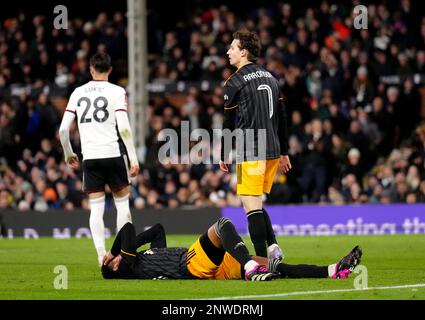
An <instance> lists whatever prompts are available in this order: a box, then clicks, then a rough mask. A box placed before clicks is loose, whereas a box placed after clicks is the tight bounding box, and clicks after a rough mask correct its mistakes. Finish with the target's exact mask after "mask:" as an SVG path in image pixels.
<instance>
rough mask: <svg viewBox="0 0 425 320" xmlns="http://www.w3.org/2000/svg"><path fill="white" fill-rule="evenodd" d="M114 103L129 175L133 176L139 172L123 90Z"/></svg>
mask: <svg viewBox="0 0 425 320" xmlns="http://www.w3.org/2000/svg"><path fill="white" fill-rule="evenodd" d="M115 105H116V108H115V118H116V120H117V126H118V133H119V135H120V137H121V139H122V141H123V142H124V145H125V148H126V149H127V153H128V156H129V158H130V176H131V177H135V176H137V174H138V173H139V160H138V159H137V155H136V149H135V147H134V141H133V135H132V133H131V127H130V122H129V120H128V116H127V102H126V98H125V92H124V91H123V93H122V96H121V97H120V99H119V100H118V101H117V103H116V104H115Z"/></svg>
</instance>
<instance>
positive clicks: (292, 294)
mask: <svg viewBox="0 0 425 320" xmlns="http://www.w3.org/2000/svg"><path fill="white" fill-rule="evenodd" d="M418 287H425V283H417V284H407V285H400V286H387V287H370V288H365V289H335V290H319V291H295V292H285V293H275V294H258V295H248V296H233V297H217V298H207V299H201V300H232V299H233V300H236V299H256V298H274V297H288V296H302V295H308V294H326V293H338V292H352V291H357V292H361V291H370V290H392V289H407V288H418Z"/></svg>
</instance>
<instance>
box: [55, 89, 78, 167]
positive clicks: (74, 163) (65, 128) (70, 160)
mask: <svg viewBox="0 0 425 320" xmlns="http://www.w3.org/2000/svg"><path fill="white" fill-rule="evenodd" d="M74 103H75V102H74V97H73V95H71V97H70V99H69V102H68V105H67V107H66V109H65V112H64V114H63V118H62V122H61V125H60V127H59V139H60V142H61V145H62V149H63V153H64V158H65V162H66V163H67V164H68V165H69V166H70V167H71V168H73V169H77V168H78V166H79V161H78V157H77V155H76V154H75V153H74V152H73V151H72V146H71V140H70V139H69V130H70V128H71V125H72V123H73V122H74V119H75V105H74Z"/></svg>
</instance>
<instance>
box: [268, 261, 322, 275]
mask: <svg viewBox="0 0 425 320" xmlns="http://www.w3.org/2000/svg"><path fill="white" fill-rule="evenodd" d="M276 270H277V271H279V272H280V277H281V278H328V277H329V274H328V267H327V266H326V267H321V266H315V265H308V264H296V265H290V264H286V263H279V264H278V265H277V267H276Z"/></svg>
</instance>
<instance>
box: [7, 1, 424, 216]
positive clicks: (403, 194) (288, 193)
mask: <svg viewBox="0 0 425 320" xmlns="http://www.w3.org/2000/svg"><path fill="white" fill-rule="evenodd" d="M194 2H195V3H196V5H193V6H191V8H193V9H188V10H185V12H184V14H182V15H179V16H178V17H174V19H175V20H166V21H164V20H165V19H164V18H161V10H160V8H159V7H150V8H149V12H148V14H149V15H148V35H149V38H148V43H149V48H148V51H149V63H148V65H149V82H150V83H151V84H170V83H175V82H177V81H185V82H191V83H192V82H197V81H209V82H211V83H213V84H214V86H213V87H212V88H210V90H208V91H204V90H202V89H201V88H200V87H197V86H191V87H189V88H188V90H187V92H185V93H184V95H183V97H182V95H181V94H180V95H173V94H172V93H157V94H151V95H150V100H149V106H147V108H146V115H147V119H148V128H147V131H148V136H147V139H146V152H145V153H144V156H143V157H144V159H141V160H142V161H141V162H142V163H141V171H140V174H139V176H138V177H137V179H135V180H134V181H133V183H132V185H133V188H132V197H131V205H132V207H135V208H138V209H142V208H163V207H170V208H175V207H179V206H192V207H223V206H239V205H240V201H239V199H238V197H237V196H236V194H235V190H236V175H235V174H234V173H231V174H224V173H222V172H221V171H220V170H219V167H218V165H216V164H178V165H173V164H164V163H160V162H159V160H158V150H159V148H160V147H161V143H163V142H160V141H159V139H160V136H161V130H162V129H165V128H172V129H175V130H176V132H177V133H179V132H180V128H181V123H182V122H181V121H189V123H190V129H191V130H194V129H198V128H202V129H205V130H207V131H208V132H210V133H211V135H212V133H213V129H217V128H220V127H221V123H222V110H223V98H222V96H223V91H222V87H221V84H222V82H223V81H225V80H226V79H227V78H228V77H229V76H230V75H231V74H232V73H233V72H234V69H233V68H232V67H231V66H230V65H229V63H228V59H227V56H226V51H227V48H228V45H229V44H230V42H231V40H232V33H233V32H234V31H236V30H237V29H239V28H241V27H245V28H248V29H250V30H255V31H257V32H258V34H259V36H260V39H261V43H262V46H263V53H262V57H261V58H260V59H259V60H258V61H257V63H259V64H261V65H263V66H264V67H265V68H266V69H267V70H269V71H270V72H271V73H273V75H274V76H275V77H276V78H278V79H279V80H280V83H281V86H282V92H283V94H284V95H285V97H286V101H285V103H286V106H287V112H288V120H289V131H290V139H289V146H290V157H291V161H292V165H293V170H292V171H291V172H290V173H289V174H287V175H280V176H278V177H277V178H276V181H275V183H274V185H273V188H272V192H271V194H270V195H268V196H267V197H266V196H265V197H266V202H267V203H270V204H274V203H294V204H296V203H322V204H327V203H328V204H349V203H417V202H424V201H425V179H424V176H425V162H424V159H425V158H424V156H425V125H424V124H423V122H422V120H423V119H424V118H425V102H424V101H425V90H424V77H425V17H423V16H420V15H418V12H419V11H418V8H419V7H418V6H419V2H418V1H416V2H415V1H409V0H402V1H394V2H391V3H387V2H386V1H363V2H362V3H361V4H364V5H366V6H367V8H368V29H361V30H357V29H356V28H354V26H353V20H354V15H353V8H354V6H355V5H357V4H360V3H359V2H357V1H348V2H341V4H333V3H331V2H330V1H317V2H311V3H309V4H308V5H298V6H297V5H293V4H289V3H285V2H271V3H270V4H268V3H267V1H266V2H264V4H262V6H261V7H259V6H258V4H257V5H255V4H250V3H249V2H248V3H246V4H244V6H243V10H242V9H240V8H239V7H238V6H237V5H236V4H233V5H231V4H224V1H214V2H209V1H194ZM220 3H223V4H220ZM126 39H127V30H126V17H125V9H119V10H116V11H114V10H112V11H105V12H102V13H100V14H98V15H97V16H95V17H86V16H78V15H76V16H72V15H71V14H70V16H69V25H68V29H67V30H56V29H54V28H52V27H51V21H49V19H47V17H46V16H44V15H42V14H40V15H37V14H36V15H33V16H29V15H25V14H24V13H22V12H18V13H17V14H16V15H14V16H2V18H1V20H0V208H1V209H5V208H13V209H17V210H21V211H26V210H37V211H45V210H47V209H49V208H61V209H66V210H72V209H74V208H87V207H88V203H87V200H86V197H85V195H84V194H83V193H82V192H81V186H82V182H81V172H80V171H77V172H74V171H72V170H71V169H69V168H67V166H66V165H65V163H64V162H63V155H62V150H61V147H60V142H59V139H58V134H57V130H58V127H59V124H60V121H61V117H62V112H63V107H64V103H63V98H65V99H66V98H67V97H68V96H69V94H70V92H72V90H73V89H74V88H75V87H76V86H79V85H82V84H84V83H85V82H87V81H89V80H90V74H89V70H88V60H89V58H90V56H91V55H92V54H93V53H95V52H97V51H106V52H108V53H109V54H110V55H111V57H112V60H113V65H114V71H113V73H112V74H111V78H110V81H111V82H115V83H118V84H121V85H123V86H125V85H126V84H127V78H126V76H127V70H126V68H127V65H126V61H127V40H126ZM51 88H56V89H60V90H59V92H61V95H62V100H61V99H60V97H58V94H57V93H56V94H54V92H53V91H52V90H51ZM57 92H58V91H57ZM65 104H66V103H65ZM129 107H130V108H131V106H129ZM71 140H72V143H73V147H74V149H75V150H76V151H79V150H80V148H79V135H78V130H77V129H76V126H75V127H74V128H73V129H72V131H71ZM218 141H219V140H218ZM219 147H220V146H219V145H217V144H212V145H210V148H211V154H215V153H217V152H219ZM233 172H234V171H233ZM107 199H108V200H109V201H108V202H107V205H108V206H111V205H112V204H111V197H110V195H109V196H108V198H107Z"/></svg>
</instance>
